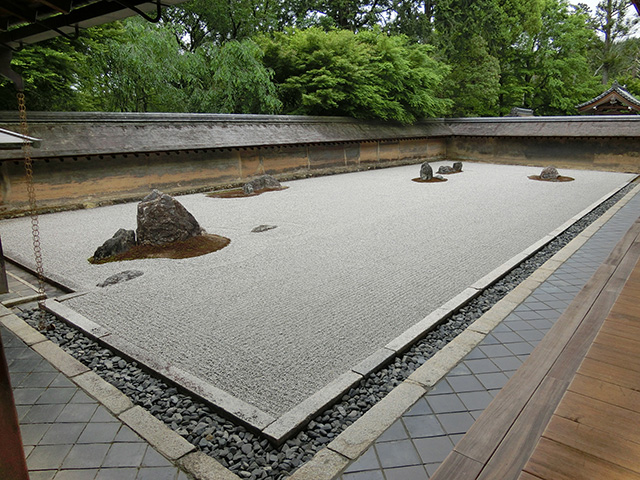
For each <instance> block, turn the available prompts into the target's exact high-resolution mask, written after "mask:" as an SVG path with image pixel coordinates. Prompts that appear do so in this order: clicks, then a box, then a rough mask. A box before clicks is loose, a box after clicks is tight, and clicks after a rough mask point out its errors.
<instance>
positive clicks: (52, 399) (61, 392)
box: [36, 387, 78, 405]
mask: <svg viewBox="0 0 640 480" xmlns="http://www.w3.org/2000/svg"><path fill="white" fill-rule="evenodd" d="M77 391H78V389H77V388H72V387H52V388H47V390H46V391H45V392H44V393H43V394H42V395H40V398H38V400H37V401H36V404H38V405H44V404H53V403H69V401H70V400H71V399H72V398H73V396H74V395H75V394H76V392H77Z"/></svg>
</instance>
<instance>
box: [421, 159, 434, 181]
mask: <svg viewBox="0 0 640 480" xmlns="http://www.w3.org/2000/svg"><path fill="white" fill-rule="evenodd" d="M432 178H433V168H431V165H429V164H428V163H427V162H424V163H423V164H422V165H420V180H431V179H432Z"/></svg>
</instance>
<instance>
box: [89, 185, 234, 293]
mask: <svg viewBox="0 0 640 480" xmlns="http://www.w3.org/2000/svg"><path fill="white" fill-rule="evenodd" d="M229 242H230V240H229V239H228V238H224V237H220V236H218V235H211V234H207V233H206V232H205V230H204V229H203V228H202V227H201V226H200V224H199V223H198V221H197V220H196V219H195V217H194V216H193V215H192V214H191V213H189V212H188V211H187V209H186V208H185V207H184V206H183V205H182V204H181V203H180V202H179V201H178V200H176V199H175V198H173V197H172V196H170V195H167V194H165V193H162V192H160V191H158V190H153V191H152V192H151V193H150V194H149V195H147V196H146V197H145V198H144V199H142V201H141V202H140V203H139V204H138V212H137V229H136V231H135V232H134V231H133V230H125V229H123V228H121V229H119V230H118V231H117V232H116V233H115V234H114V235H113V237H111V238H110V239H108V240H107V241H106V242H104V244H102V245H101V246H100V247H98V248H97V249H96V251H95V253H94V254H93V257H91V258H90V259H89V262H91V263H105V262H110V261H121V260H134V259H140V258H189V257H195V256H199V255H204V254H206V253H211V252H215V251H216V250H220V249H221V248H224V247H225V246H227V245H228V244H229ZM123 273H124V272H123ZM133 278H135V277H133ZM108 280H109V279H107V281H105V282H103V283H106V284H111V283H108ZM115 283H117V282H115ZM105 286H106V285H105Z"/></svg>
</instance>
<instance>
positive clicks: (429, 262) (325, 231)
mask: <svg viewBox="0 0 640 480" xmlns="http://www.w3.org/2000/svg"><path fill="white" fill-rule="evenodd" d="M434 166H435V167H436V168H437V166H438V164H434ZM539 170H540V169H538V168H527V167H513V166H499V167H498V166H494V165H484V164H471V163H467V164H465V172H464V173H462V174H459V175H453V176H450V177H448V178H449V181H448V182H446V183H440V184H418V183H414V182H411V178H413V177H415V176H417V175H418V171H419V167H418V166H410V167H400V168H393V169H385V170H376V171H370V172H359V173H352V174H346V175H336V176H331V177H321V178H313V179H306V180H304V181H296V182H290V183H289V184H288V186H289V187H290V188H289V189H288V190H285V191H282V192H277V193H268V194H264V195H261V196H259V197H252V198H244V199H211V198H207V197H205V196H204V195H190V196H185V197H180V201H181V202H182V203H183V204H184V205H185V207H186V208H187V209H188V210H189V211H191V212H192V213H193V214H194V216H195V217H196V218H197V219H198V220H199V221H200V223H201V225H202V226H203V227H204V228H205V229H206V230H207V231H208V232H210V233H216V234H219V235H224V236H227V237H229V238H231V244H230V246H229V247H227V248H225V249H224V250H222V251H220V252H216V253H213V254H210V255H207V256H204V257H199V258H194V259H186V260H165V259H157V260H144V261H133V262H126V263H121V264H108V265H101V266H96V265H90V264H89V263H88V262H86V259H87V258H88V257H89V256H91V255H92V253H93V251H94V250H95V248H96V247H97V246H98V245H100V244H101V243H102V242H103V241H104V240H105V239H106V238H108V237H110V236H111V235H112V234H113V233H114V232H115V231H116V230H117V229H118V228H120V227H124V228H135V204H127V205H116V206H111V207H104V208H99V209H94V210H84V211H75V212H64V213H58V214H51V215H45V216H43V217H42V218H41V232H42V240H43V248H44V259H45V269H46V270H47V273H49V274H51V275H52V276H54V277H58V278H60V279H65V280H66V282H65V283H68V284H71V285H73V286H74V287H76V288H78V289H81V290H90V293H89V294H87V295H85V296H82V297H78V298H76V299H72V300H69V301H67V302H66V304H67V305H69V306H70V307H71V308H74V309H76V310H78V311H79V312H81V313H83V314H84V315H86V316H87V317H89V318H90V319H92V320H94V321H96V322H97V323H100V324H102V325H104V326H105V327H107V328H109V329H113V330H117V331H118V332H119V333H120V334H121V335H123V336H125V337H127V338H128V339H129V340H130V341H132V342H133V343H136V344H138V345H140V346H144V348H146V349H148V350H149V351H150V352H151V353H152V354H155V355H158V356H161V357H162V358H167V357H168V358H172V359H173V361H174V363H175V364H176V365H177V366H180V367H182V368H183V369H185V370H188V371H191V372H192V373H194V374H196V375H198V376H201V377H203V378H205V379H207V380H209V381H211V382H212V383H214V384H215V385H216V386H218V387H219V388H222V389H224V390H227V391H228V392H229V393H231V394H233V395H236V396H238V397H239V398H241V399H243V400H245V401H247V402H249V403H252V404H254V405H256V406H257V407H259V408H261V409H263V410H264V411H266V412H267V413H270V414H272V415H276V416H278V415H280V414H282V413H284V412H285V411H287V410H289V409H290V408H292V407H293V406H295V405H296V404H297V403H298V402H300V401H302V400H304V399H305V398H307V397H308V396H309V395H310V394H312V393H314V392H315V391H316V390H317V389H318V388H321V387H322V386H324V385H325V384H326V383H328V382H329V381H331V380H332V379H333V378H335V377H336V376H337V375H339V374H341V373H343V372H344V371H346V370H347V369H348V368H349V367H351V366H353V365H354V364H356V363H358V362H359V361H360V360H362V359H363V358H365V357H367V356H368V355H369V354H370V353H372V352H373V351H374V350H376V349H377V348H379V347H381V346H383V345H385V344H386V343H387V342H388V341H389V340H391V339H392V338H394V337H396V336H397V335H399V334H400V333H402V332H403V331H404V330H406V329H407V328H408V327H410V326H411V325H413V324H415V323H416V322H417V321H419V320H421V319H422V318H423V317H424V316H426V315H427V314H429V313H430V312H431V311H433V310H434V309H435V308H437V307H438V306H439V305H441V304H443V303H444V302H446V301H447V300H448V299H450V298H451V297H453V296H454V295H455V294H457V293H458V292H460V291H461V290H463V289H464V288H466V287H467V286H468V285H470V284H471V283H473V282H474V281H475V280H477V279H479V278H481V277H482V276H484V275H485V274H487V273H488V272H490V271H491V270H493V269H494V268H496V267H497V266H499V265H500V264H502V263H503V262H504V261H506V260H508V259H509V258H510V257H512V256H513V255H515V254H517V253H518V252H520V251H522V250H523V249H525V248H526V247H528V246H529V245H531V244H532V243H534V242H535V241H537V240H538V239H540V238H541V237H543V236H544V235H546V234H547V233H549V232H550V231H552V230H554V229H555V228H556V227H558V226H559V225H561V224H562V223H564V222H565V221H566V220H568V219H569V218H570V217H572V216H573V215H575V214H576V213H578V212H580V211H581V210H582V209H584V208H585V207H587V206H588V205H590V204H592V203H593V202H595V201H596V200H598V199H599V198H601V197H602V196H603V195H605V194H607V193H608V192H611V191H612V190H614V189H616V188H618V187H620V186H622V185H623V184H624V183H625V182H626V181H628V180H629V179H631V178H632V175H627V174H618V173H603V172H588V171H569V170H563V171H562V172H561V174H563V175H568V176H572V177H574V178H576V181H575V182H570V183H559V184H551V183H543V182H534V181H531V180H529V179H527V175H531V174H537V173H539ZM261 224H273V225H278V228H276V229H274V230H269V231H267V232H263V233H251V229H252V228H254V227H255V226H257V225H261ZM0 225H1V227H2V241H3V247H4V249H5V251H6V252H7V253H8V254H9V255H10V256H13V257H16V258H18V259H20V260H23V261H26V262H27V263H32V262H31V260H30V257H29V255H30V245H29V242H28V241H25V238H27V236H28V234H29V224H28V219H17V220H9V221H3V222H2V223H1V224H0ZM129 269H137V270H142V271H143V272H145V273H144V275H143V276H142V277H139V278H137V279H135V280H132V281H130V282H126V283H123V284H119V285H115V286H110V287H107V288H104V289H102V288H97V287H95V285H96V284H97V283H99V282H101V281H103V280H104V279H105V278H107V277H108V276H110V275H112V274H114V273H117V272H119V271H122V270H129Z"/></svg>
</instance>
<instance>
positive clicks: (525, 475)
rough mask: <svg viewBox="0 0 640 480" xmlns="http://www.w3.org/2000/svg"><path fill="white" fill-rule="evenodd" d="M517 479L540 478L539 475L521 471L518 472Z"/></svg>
mask: <svg viewBox="0 0 640 480" xmlns="http://www.w3.org/2000/svg"><path fill="white" fill-rule="evenodd" d="M518 480H540V477H534V476H533V475H531V474H530V473H527V472H522V473H520V476H519V477H518Z"/></svg>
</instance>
